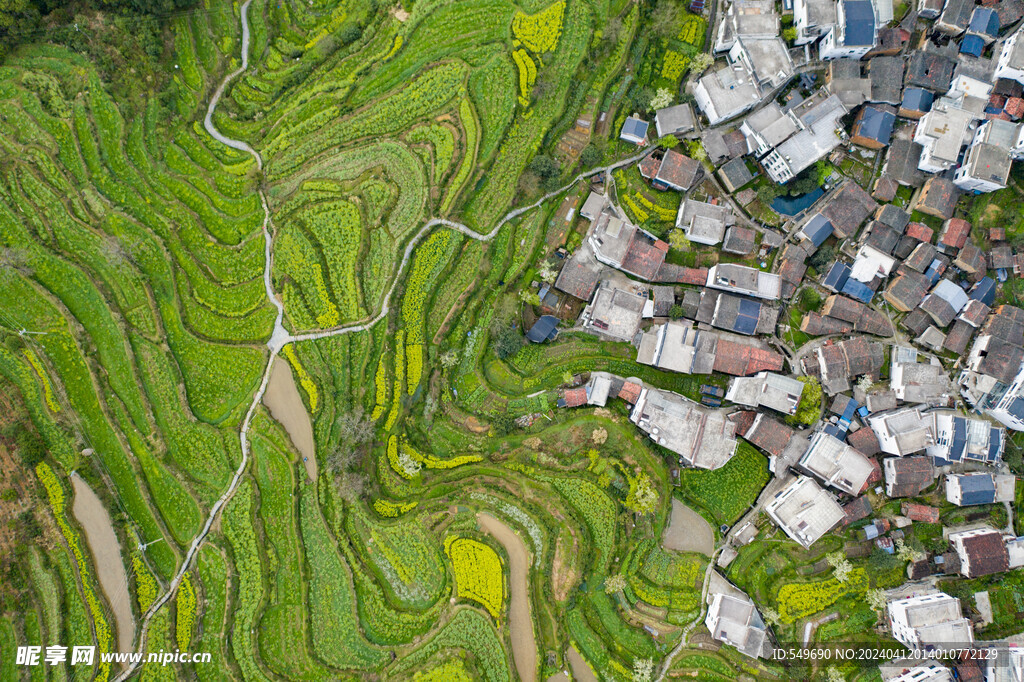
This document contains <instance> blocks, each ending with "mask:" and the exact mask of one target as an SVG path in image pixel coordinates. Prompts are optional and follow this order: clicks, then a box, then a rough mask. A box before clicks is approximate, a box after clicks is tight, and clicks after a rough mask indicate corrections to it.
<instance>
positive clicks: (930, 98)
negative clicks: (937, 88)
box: [900, 88, 935, 113]
mask: <svg viewBox="0 0 1024 682" xmlns="http://www.w3.org/2000/svg"><path fill="white" fill-rule="evenodd" d="M934 101H935V95H933V94H932V93H931V91H929V90H925V89H924V88H907V89H906V90H904V91H903V104H901V105H900V106H901V108H903V109H907V110H908V111H920V112H921V113H927V112H929V111H931V110H932V102H934Z"/></svg>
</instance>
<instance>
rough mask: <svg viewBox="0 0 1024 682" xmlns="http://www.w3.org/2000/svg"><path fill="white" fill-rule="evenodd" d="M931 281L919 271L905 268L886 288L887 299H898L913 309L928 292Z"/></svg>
mask: <svg viewBox="0 0 1024 682" xmlns="http://www.w3.org/2000/svg"><path fill="white" fill-rule="evenodd" d="M929 284H931V282H929V281H928V278H927V277H925V276H924V275H922V274H921V273H919V272H914V271H913V270H905V271H904V272H902V273H901V274H900V275H899V276H898V277H896V279H894V280H893V281H892V283H891V284H889V288H888V289H886V290H885V297H886V300H890V301H896V302H897V303H899V304H901V305H902V306H903V307H904V308H905V309H907V310H913V309H914V308H916V307H917V306H918V305H920V304H921V301H922V300H923V299H924V297H925V294H927V293H928V285H929Z"/></svg>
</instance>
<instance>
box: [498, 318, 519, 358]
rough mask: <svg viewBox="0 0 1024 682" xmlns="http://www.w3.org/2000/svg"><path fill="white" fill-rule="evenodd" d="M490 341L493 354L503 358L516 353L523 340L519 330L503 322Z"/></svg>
mask: <svg viewBox="0 0 1024 682" xmlns="http://www.w3.org/2000/svg"><path fill="white" fill-rule="evenodd" d="M492 343H493V346H494V353H495V355H497V356H498V357H499V358H501V359H502V360H504V359H505V358H510V357H512V356H513V355H515V354H516V353H518V352H519V349H520V348H522V347H523V344H524V343H525V341H524V340H523V335H522V334H520V333H519V330H517V329H516V328H515V327H513V326H512V325H510V324H503V325H500V326H499V327H498V329H497V330H496V331H495V332H494V337H493V339H492Z"/></svg>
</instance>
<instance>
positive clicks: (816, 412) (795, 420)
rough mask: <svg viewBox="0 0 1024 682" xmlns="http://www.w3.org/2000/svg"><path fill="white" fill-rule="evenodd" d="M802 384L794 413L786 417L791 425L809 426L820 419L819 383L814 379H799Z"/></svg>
mask: <svg viewBox="0 0 1024 682" xmlns="http://www.w3.org/2000/svg"><path fill="white" fill-rule="evenodd" d="M800 381H802V382H803V384H804V390H803V393H802V394H801V395H800V404H799V405H797V408H796V413H795V414H793V415H792V416H790V417H788V421H789V422H790V423H791V424H804V425H806V426H810V425H811V424H813V423H814V422H816V421H818V419H820V418H821V383H820V382H819V381H818V380H817V379H815V378H814V377H800Z"/></svg>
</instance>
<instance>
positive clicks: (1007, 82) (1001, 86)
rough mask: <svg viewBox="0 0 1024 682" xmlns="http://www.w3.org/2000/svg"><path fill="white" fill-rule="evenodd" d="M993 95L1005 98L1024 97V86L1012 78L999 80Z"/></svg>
mask: <svg viewBox="0 0 1024 682" xmlns="http://www.w3.org/2000/svg"><path fill="white" fill-rule="evenodd" d="M992 93H993V94H995V95H1002V96H1003V97H1020V96H1021V95H1024V84H1022V83H1020V82H1018V81H1015V80H1013V79H1012V78H998V79H996V85H995V87H994V88H993V89H992Z"/></svg>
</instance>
